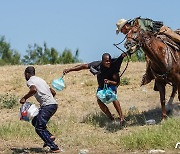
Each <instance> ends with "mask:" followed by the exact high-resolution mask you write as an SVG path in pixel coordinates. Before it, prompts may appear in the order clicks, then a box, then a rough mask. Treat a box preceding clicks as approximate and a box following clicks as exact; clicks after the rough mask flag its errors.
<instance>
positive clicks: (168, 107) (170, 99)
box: [166, 85, 177, 111]
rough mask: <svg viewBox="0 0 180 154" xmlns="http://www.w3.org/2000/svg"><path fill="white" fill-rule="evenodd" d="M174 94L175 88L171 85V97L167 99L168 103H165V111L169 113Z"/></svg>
mask: <svg viewBox="0 0 180 154" xmlns="http://www.w3.org/2000/svg"><path fill="white" fill-rule="evenodd" d="M176 92H177V86H176V85H173V87H172V93H171V96H170V98H169V101H168V102H167V106H166V111H171V110H172V109H173V105H172V103H173V100H174V97H175V95H176Z"/></svg>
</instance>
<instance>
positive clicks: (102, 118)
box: [82, 112, 123, 132]
mask: <svg viewBox="0 0 180 154" xmlns="http://www.w3.org/2000/svg"><path fill="white" fill-rule="evenodd" d="M82 123H87V124H91V125H93V126H95V127H101V128H105V130H107V131H109V132H116V131H118V130H121V129H123V126H122V125H121V124H120V122H118V118H116V120H115V122H113V121H112V120H110V119H109V118H107V116H106V115H105V114H103V113H102V112H100V113H93V114H92V113H90V114H88V115H87V116H86V117H85V118H84V119H83V121H82Z"/></svg>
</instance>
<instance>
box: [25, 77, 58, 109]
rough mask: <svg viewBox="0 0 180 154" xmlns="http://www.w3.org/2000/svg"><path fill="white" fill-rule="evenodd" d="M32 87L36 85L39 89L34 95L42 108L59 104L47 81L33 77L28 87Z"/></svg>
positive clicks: (28, 82)
mask: <svg viewBox="0 0 180 154" xmlns="http://www.w3.org/2000/svg"><path fill="white" fill-rule="evenodd" d="M32 85H34V86H35V87H36V89H37V92H36V93H35V94H34V96H35V98H36V100H37V101H38V102H39V103H40V105H41V106H46V105H50V104H57V102H56V100H55V99H54V97H53V95H52V93H51V91H50V87H49V85H48V84H47V83H46V81H44V80H43V79H41V78H40V77H37V76H31V77H30V79H29V80H28V81H27V86H28V87H29V88H30V87H31V86H32Z"/></svg>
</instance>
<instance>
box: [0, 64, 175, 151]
mask: <svg viewBox="0 0 180 154" xmlns="http://www.w3.org/2000/svg"><path fill="white" fill-rule="evenodd" d="M125 65H126V63H123V65H122V70H123V69H124V67H125ZM71 66H74V64H69V65H43V66H35V68H36V75H37V76H39V77H42V78H43V79H44V80H46V81H47V83H48V84H49V85H51V82H52V80H53V79H55V78H58V77H60V76H61V75H62V71H63V69H64V68H69V67H71ZM25 68H26V66H4V67H0V72H2V73H1V74H0V87H1V92H0V94H1V95H2V94H6V93H10V94H15V95H16V96H17V97H18V98H21V97H22V96H23V95H24V94H25V93H26V92H28V88H27V87H26V84H25V79H24V69H25ZM144 72H145V63H142V62H136V63H132V62H131V63H129V67H128V68H127V70H126V72H125V73H124V75H123V76H122V78H126V77H127V78H130V83H129V85H124V86H119V87H118V99H119V101H120V103H121V107H122V110H123V113H124V114H127V112H128V111H129V109H130V108H136V109H137V110H138V112H139V113H141V112H144V113H145V115H146V119H147V120H148V119H151V118H153V119H156V120H157V121H159V122H160V119H161V110H160V109H157V108H160V100H159V94H158V92H155V91H153V84H154V81H152V82H151V83H150V84H148V85H146V86H143V87H140V82H141V79H142V75H143V74H144ZM64 80H65V83H66V88H65V89H64V90H63V91H61V92H57V96H56V99H57V101H58V103H59V109H58V111H57V112H56V114H55V116H54V117H53V120H56V119H57V118H59V117H60V118H61V119H63V122H64V124H65V123H66V120H67V119H69V118H71V117H72V116H74V117H76V119H78V120H77V121H78V123H76V125H77V128H82V132H83V131H84V132H86V131H89V132H91V131H92V130H94V128H89V126H84V125H83V124H81V123H80V122H81V121H83V119H84V118H85V117H87V116H88V115H89V114H92V113H96V112H101V111H100V109H99V107H98V105H97V103H96V97H95V92H96V89H97V82H96V77H95V76H93V75H92V74H91V73H90V72H89V71H88V70H84V71H80V72H72V73H69V74H67V75H66V76H65V78H64ZM166 89H167V94H166V99H167V100H168V98H169V96H170V94H171V86H169V85H168V86H167V88H166ZM29 101H30V102H36V101H35V99H34V98H30V99H29ZM174 102H175V103H178V99H177V96H176V97H175V100H174ZM19 107H20V105H19V106H18V107H16V108H14V109H11V110H9V109H2V110H0V115H1V118H0V125H2V124H5V123H9V122H14V121H18V120H19V117H18V114H19V113H18V112H19ZM108 107H109V108H110V110H111V111H112V113H113V114H115V115H116V116H117V113H116V111H115V109H114V107H113V105H112V104H109V105H108ZM65 125H66V124H65ZM70 126H71V125H70ZM73 127H74V126H73ZM139 127H141V126H139ZM75 128H76V127H75ZM137 128H138V127H137ZM69 129H70V128H69ZM72 129H73V128H72ZM83 129H84V130H83ZM97 129H98V130H99V131H100V133H102V134H103V135H104V136H106V134H104V131H105V130H103V129H102V128H97ZM133 129H134V128H131V127H129V128H126V129H122V130H119V131H117V132H116V135H115V134H113V133H109V134H108V135H109V136H110V135H111V136H113V135H114V136H118V135H122V134H125V133H128V132H132V131H133ZM17 131H18V130H17ZM80 132H81V131H80V130H78V131H77V130H74V132H73V131H72V130H70V133H69V134H71V133H72V134H76V133H80ZM92 132H93V131H92ZM72 134H71V135H72ZM98 135H99V134H98ZM61 137H62V138H61V139H62V140H63V139H64V140H66V139H67V138H70V137H68V133H67V134H64V135H63V134H62V135H61ZM73 137H74V138H75V136H72V138H73ZM81 141H82V142H84V141H83V140H81ZM58 143H59V144H61V140H59V141H58ZM84 144H85V143H84ZM84 144H83V143H82V145H80V146H78V145H77V146H76V145H72V146H71V145H70V142H68V145H65V146H64V147H65V149H66V150H65V151H66V152H65V153H80V150H81V152H82V153H83V150H82V149H83V145H84ZM107 146H109V145H108V144H107ZM85 149H86V147H85ZM132 152H133V153H147V151H132ZM132 152H130V151H128V152H127V151H123V149H118V147H116V145H113V146H112V147H104V146H103V145H102V146H100V145H98V146H96V147H94V149H93V148H92V147H91V149H90V150H89V151H88V152H87V153H132ZM0 153H46V151H44V149H42V141H41V140H40V139H39V138H38V137H37V138H35V139H34V140H32V141H29V140H25V141H23V143H22V142H21V140H18V139H16V138H12V139H11V140H8V139H0ZM84 153H86V152H84ZM169 153H171V151H169Z"/></svg>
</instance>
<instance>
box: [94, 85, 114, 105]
mask: <svg viewBox="0 0 180 154" xmlns="http://www.w3.org/2000/svg"><path fill="white" fill-rule="evenodd" d="M96 95H97V97H98V98H99V99H100V100H101V102H103V103H105V104H109V103H111V102H113V101H115V100H117V95H116V94H115V92H114V91H112V89H111V88H109V87H107V84H105V85H104V88H103V90H100V91H98V92H97V94H96Z"/></svg>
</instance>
